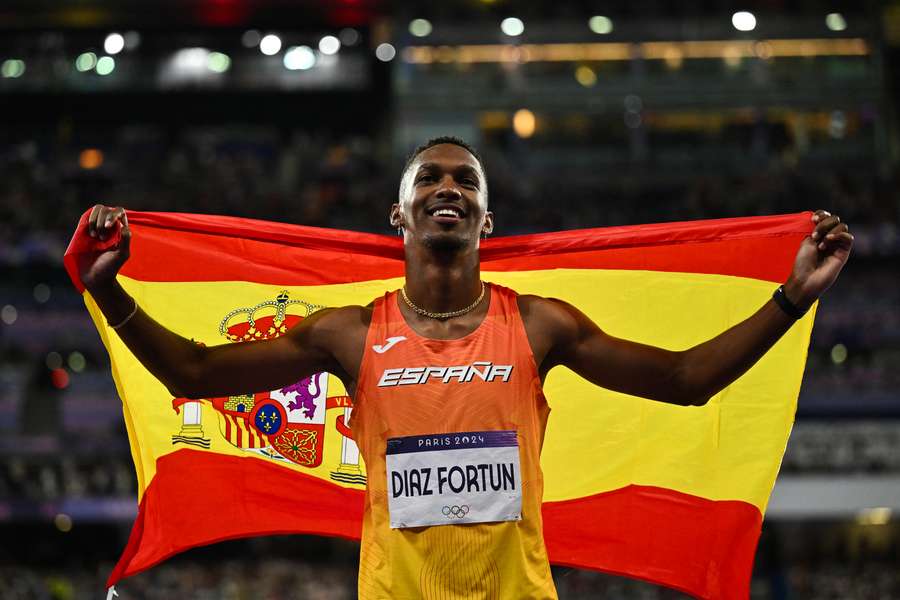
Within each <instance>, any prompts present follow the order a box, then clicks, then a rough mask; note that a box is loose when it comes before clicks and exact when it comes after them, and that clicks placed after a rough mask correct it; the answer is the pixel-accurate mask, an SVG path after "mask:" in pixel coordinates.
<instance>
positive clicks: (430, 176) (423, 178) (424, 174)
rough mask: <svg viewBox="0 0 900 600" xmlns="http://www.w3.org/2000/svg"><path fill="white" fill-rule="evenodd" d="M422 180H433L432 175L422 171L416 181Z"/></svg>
mask: <svg viewBox="0 0 900 600" xmlns="http://www.w3.org/2000/svg"><path fill="white" fill-rule="evenodd" d="M423 181H434V176H433V175H431V174H430V173H423V174H422V175H419V176H418V177H417V178H416V183H422V182H423Z"/></svg>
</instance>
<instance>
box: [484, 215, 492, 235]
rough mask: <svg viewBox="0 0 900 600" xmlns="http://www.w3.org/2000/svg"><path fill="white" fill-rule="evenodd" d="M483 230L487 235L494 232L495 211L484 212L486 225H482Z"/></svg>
mask: <svg viewBox="0 0 900 600" xmlns="http://www.w3.org/2000/svg"><path fill="white" fill-rule="evenodd" d="M481 231H482V233H484V234H485V235H490V234H492V233H494V213H492V212H491V211H487V212H485V213H484V225H482V226H481Z"/></svg>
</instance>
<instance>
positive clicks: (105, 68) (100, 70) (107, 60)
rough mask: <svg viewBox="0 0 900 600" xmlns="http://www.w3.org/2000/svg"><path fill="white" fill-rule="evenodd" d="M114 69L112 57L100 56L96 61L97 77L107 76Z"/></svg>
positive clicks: (114, 61)
mask: <svg viewBox="0 0 900 600" xmlns="http://www.w3.org/2000/svg"><path fill="white" fill-rule="evenodd" d="M115 69H116V60H115V59H114V58H113V57H112V56H101V57H100V58H99V59H98V60H97V67H96V70H97V75H109V74H110V73H112V72H113V71H114V70H115Z"/></svg>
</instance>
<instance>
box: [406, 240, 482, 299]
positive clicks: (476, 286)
mask: <svg viewBox="0 0 900 600" xmlns="http://www.w3.org/2000/svg"><path fill="white" fill-rule="evenodd" d="M480 293H481V269H480V265H479V255H478V248H477V246H476V247H474V248H470V249H468V248H466V249H461V250H458V251H453V252H446V253H442V252H435V251H434V250H432V249H429V248H426V247H424V246H422V245H418V244H416V245H412V244H410V245H408V246H407V247H406V294H407V296H409V299H410V300H412V302H413V303H415V304H416V306H418V307H420V308H422V309H424V310H427V311H430V312H451V311H454V310H460V309H462V308H465V307H466V306H468V305H470V304H471V303H472V302H473V301H474V300H475V299H476V298H478V295H479V294H480Z"/></svg>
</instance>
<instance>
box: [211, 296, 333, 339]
mask: <svg viewBox="0 0 900 600" xmlns="http://www.w3.org/2000/svg"><path fill="white" fill-rule="evenodd" d="M288 306H291V307H297V308H299V309H300V312H302V313H303V314H294V312H293V311H292V312H291V313H290V314H288V312H287V310H288ZM322 308H325V307H324V306H322V305H319V304H310V303H309V302H304V301H303V300H291V299H290V298H289V295H288V292H287V290H282V291H281V292H280V293H279V294H278V296H276V297H275V299H274V300H266V301H264V302H260V303H259V304H257V305H256V306H252V307H249V308H236V309H234V310H232V311H231V312H229V313H228V314H227V315H225V318H224V319H222V321H221V323H219V333H220V334H222V335H223V336H225V338H226V339H227V340H228V341H231V342H252V341H256V340H268V339H272V338H276V337H279V336H280V335H283V334H284V333H285V332H286V331H287V330H288V329H290V328H291V327H293V326H294V325H296V324H297V323H298V322H300V321H301V320H303V319H304V318H306V317H308V316H309V315H311V314H312V313H314V312H316V311H317V310H320V309H322ZM239 315H243V316H244V319H243V320H240V321H236V322H234V323H232V322H231V321H232V319H234V318H235V317H238V316H239Z"/></svg>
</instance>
